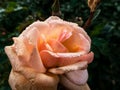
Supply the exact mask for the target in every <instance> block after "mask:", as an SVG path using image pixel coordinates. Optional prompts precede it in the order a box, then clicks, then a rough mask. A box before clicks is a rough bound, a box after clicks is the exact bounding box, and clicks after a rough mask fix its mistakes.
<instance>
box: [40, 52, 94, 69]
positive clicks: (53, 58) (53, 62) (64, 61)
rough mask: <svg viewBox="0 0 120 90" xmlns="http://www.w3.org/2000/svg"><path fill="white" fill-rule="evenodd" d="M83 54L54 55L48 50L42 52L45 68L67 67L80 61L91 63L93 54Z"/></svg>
mask: <svg viewBox="0 0 120 90" xmlns="http://www.w3.org/2000/svg"><path fill="white" fill-rule="evenodd" d="M83 54H85V53H84V52H83V53H81V52H79V53H53V52H50V51H47V50H44V51H41V52H40V55H41V59H42V61H43V63H44V65H45V67H57V66H66V65H70V64H74V63H77V62H79V61H87V62H88V63H90V62H91V61H92V60H93V56H94V54H93V52H90V53H88V54H85V55H83Z"/></svg>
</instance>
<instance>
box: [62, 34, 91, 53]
mask: <svg viewBox="0 0 120 90" xmlns="http://www.w3.org/2000/svg"><path fill="white" fill-rule="evenodd" d="M63 45H64V46H65V47H67V48H68V50H69V51H70V52H80V51H86V52H89V50H90V43H89V42H88V40H87V39H86V38H85V37H84V36H83V35H82V34H80V33H77V32H72V36H71V37H70V38H69V39H67V40H66V41H65V42H63Z"/></svg>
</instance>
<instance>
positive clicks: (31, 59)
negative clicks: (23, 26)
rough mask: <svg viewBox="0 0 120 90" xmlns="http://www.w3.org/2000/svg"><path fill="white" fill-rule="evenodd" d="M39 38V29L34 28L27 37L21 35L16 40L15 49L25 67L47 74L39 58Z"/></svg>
mask: <svg viewBox="0 0 120 90" xmlns="http://www.w3.org/2000/svg"><path fill="white" fill-rule="evenodd" d="M38 38H39V31H38V29H36V28H32V29H31V30H29V31H28V32H27V35H26V36H24V35H21V36H20V37H18V38H14V41H15V44H14V49H15V51H16V53H17V56H18V57H19V60H20V61H22V64H23V65H25V66H30V67H32V68H34V69H35V70H36V71H38V72H45V70H46V69H45V67H44V66H43V63H42V60H41V58H40V56H39V51H38V46H37V41H38ZM30 45H31V46H30Z"/></svg>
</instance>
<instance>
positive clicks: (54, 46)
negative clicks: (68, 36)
mask: <svg viewBox="0 0 120 90" xmlns="http://www.w3.org/2000/svg"><path fill="white" fill-rule="evenodd" d="M48 44H49V45H50V46H51V48H52V50H53V52H59V53H62V52H64V53H65V52H68V50H67V48H66V47H64V45H62V44H61V43H60V42H59V41H57V40H54V39H51V40H49V42H48Z"/></svg>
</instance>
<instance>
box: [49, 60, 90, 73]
mask: <svg viewBox="0 0 120 90" xmlns="http://www.w3.org/2000/svg"><path fill="white" fill-rule="evenodd" d="M87 64H88V62H87V61H81V62H78V63H75V64H71V65H67V66H62V67H58V68H51V69H49V70H48V71H49V72H51V73H53V74H64V73H68V72H71V71H75V70H82V69H86V68H87Z"/></svg>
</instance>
